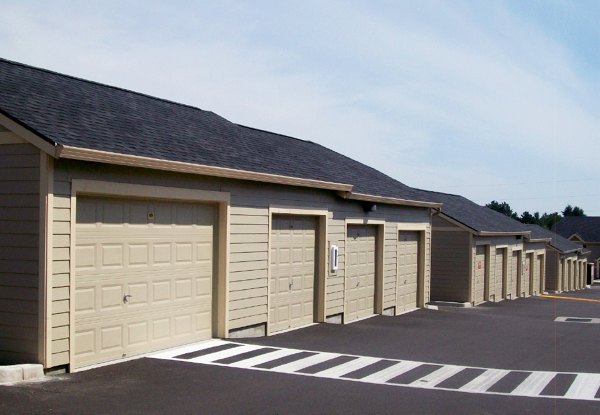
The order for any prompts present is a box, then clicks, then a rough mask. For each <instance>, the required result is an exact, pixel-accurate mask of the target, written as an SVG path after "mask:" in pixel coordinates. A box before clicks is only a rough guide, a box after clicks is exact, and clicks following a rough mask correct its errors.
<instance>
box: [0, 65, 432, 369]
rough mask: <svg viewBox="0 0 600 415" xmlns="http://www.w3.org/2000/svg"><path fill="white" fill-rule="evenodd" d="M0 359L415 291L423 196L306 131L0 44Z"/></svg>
mask: <svg viewBox="0 0 600 415" xmlns="http://www.w3.org/2000/svg"><path fill="white" fill-rule="evenodd" d="M0 82H1V83H2V89H3V91H2V94H1V95H0V160H1V161H2V162H1V163H0V202H1V206H2V207H1V208H0V223H1V225H2V226H1V230H0V247H1V249H0V255H2V257H1V258H0V292H1V293H2V295H1V296H0V364H6V363H18V362H40V363H43V364H44V366H45V367H46V368H52V367H57V366H68V368H69V369H70V370H75V369H78V368H82V367H85V366H89V365H93V364H96V363H100V362H106V361H111V360H114V359H119V358H122V357H129V356H134V355H139V354H142V353H147V352H151V351H154V350H159V349H163V348H167V347H171V346H176V345H182V344H187V343H191V342H195V341H199V340H203V339H208V338H211V337H241V336H249V335H266V334H273V333H277V332H280V331H284V330H288V329H290V328H296V327H301V326H304V325H307V324H312V323H315V322H324V321H331V322H344V323H346V322H350V321H354V320H358V319H361V318H364V317H368V316H370V315H373V314H381V313H385V314H391V315H395V314H399V313H401V312H404V311H408V310H412V309H415V308H417V307H422V306H423V305H424V304H425V303H427V302H428V301H429V300H430V286H429V281H430V240H431V214H432V209H434V208H439V207H440V206H441V204H440V203H438V202H435V201H432V200H429V199H426V198H424V197H423V196H422V193H421V192H419V191H417V190H415V189H412V188H410V187H408V186H405V185H404V184H402V183H400V182H398V181H396V180H394V179H392V178H390V177H388V176H386V175H384V174H382V173H380V172H379V171H377V170H375V169H372V168H370V167H368V166H365V165H363V164H361V163H358V162H356V161H354V160H352V159H349V158H347V157H345V156H342V155H340V154H338V153H336V152H334V151H331V150H329V149H327V148H324V147H322V146H320V145H318V144H315V143H312V142H309V141H303V140H298V139H295V138H291V137H287V136H282V135H278V134H274V133H270V132H266V131H261V130H257V129H253V128H249V127H244V126H240V125H237V124H234V123H231V122H229V121H227V120H225V119H223V118H222V117H220V116H218V115H216V114H214V113H212V112H207V111H203V110H199V109H196V108H193V107H189V106H186V105H181V104H176V103H173V102H169V101H166V100H162V99H157V98H153V97H149V96H146V95H142V94H138V93H134V92H131V91H127V90H123V89H119V88H114V87H110V86H106V85H101V84H97V83H94V82H89V81H85V80H81V79H77V78H73V77H69V76H65V75H61V74H57V73H53V72H50V71H46V70H42V69H37V68H32V67H29V66H25V65H22V64H18V63H14V62H10V61H6V60H0Z"/></svg>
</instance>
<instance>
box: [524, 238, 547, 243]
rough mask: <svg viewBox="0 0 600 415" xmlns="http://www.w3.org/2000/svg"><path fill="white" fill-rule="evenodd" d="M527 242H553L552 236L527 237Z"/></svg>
mask: <svg viewBox="0 0 600 415" xmlns="http://www.w3.org/2000/svg"><path fill="white" fill-rule="evenodd" d="M527 242H528V243H538V242H543V243H550V242H552V238H527Z"/></svg>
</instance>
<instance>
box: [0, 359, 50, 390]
mask: <svg viewBox="0 0 600 415" xmlns="http://www.w3.org/2000/svg"><path fill="white" fill-rule="evenodd" d="M43 377H44V369H43V367H42V365H40V364H22V365H11V366H0V385H2V384H6V383H15V382H22V381H24V380H35V379H41V378H43Z"/></svg>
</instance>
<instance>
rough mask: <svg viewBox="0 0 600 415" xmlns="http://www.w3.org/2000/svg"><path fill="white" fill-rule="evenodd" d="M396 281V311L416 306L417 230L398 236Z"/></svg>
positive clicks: (417, 288)
mask: <svg viewBox="0 0 600 415" xmlns="http://www.w3.org/2000/svg"><path fill="white" fill-rule="evenodd" d="M397 275H398V281H397V283H396V290H397V293H398V298H397V301H396V304H397V305H396V313H399V312H402V311H408V310H413V309H415V308H417V304H418V298H417V296H418V294H419V232H400V233H399V236H398V273H397Z"/></svg>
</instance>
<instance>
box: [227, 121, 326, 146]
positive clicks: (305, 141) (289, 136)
mask: <svg viewBox="0 0 600 415" xmlns="http://www.w3.org/2000/svg"><path fill="white" fill-rule="evenodd" d="M233 124H235V125H237V126H238V127H242V128H247V129H249V130H254V131H258V132H261V133H269V134H275V135H279V136H281V137H285V138H291V139H292V140H297V141H302V142H304V143H310V144H316V145H319V144H318V143H315V142H314V141H310V140H304V139H302V138H298V137H292V136H291V135H287V134H282V133H276V132H274V131H269V130H264V129H262V128H256V127H250V126H249V125H244V124H238V123H235V122H234V123H233ZM325 148H327V147H325ZM331 151H333V150H331Z"/></svg>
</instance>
